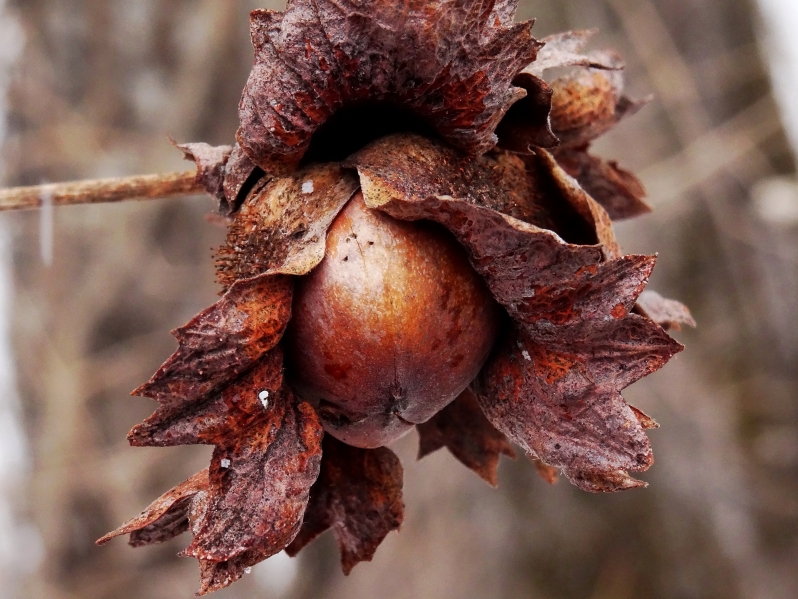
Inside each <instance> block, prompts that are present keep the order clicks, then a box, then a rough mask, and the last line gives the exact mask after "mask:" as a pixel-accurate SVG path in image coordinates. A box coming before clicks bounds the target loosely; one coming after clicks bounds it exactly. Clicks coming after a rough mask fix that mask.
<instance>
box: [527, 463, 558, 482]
mask: <svg viewBox="0 0 798 599" xmlns="http://www.w3.org/2000/svg"><path fill="white" fill-rule="evenodd" d="M531 459H532V465H533V466H535V470H536V471H537V473H538V476H539V477H540V478H542V479H543V480H545V481H546V482H547V483H549V484H550V485H555V484H557V482H559V480H560V470H559V469H558V468H555V467H554V466H549V465H548V464H544V463H543V462H541V461H540V460H539V459H537V458H535V457H533V458H531Z"/></svg>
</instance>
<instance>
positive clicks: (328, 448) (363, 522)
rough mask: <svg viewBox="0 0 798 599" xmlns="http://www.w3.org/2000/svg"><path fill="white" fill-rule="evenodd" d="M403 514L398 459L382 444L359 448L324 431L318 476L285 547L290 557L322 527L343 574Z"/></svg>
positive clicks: (374, 546)
mask: <svg viewBox="0 0 798 599" xmlns="http://www.w3.org/2000/svg"><path fill="white" fill-rule="evenodd" d="M403 518H404V503H403V502H402V464H401V463H400V462H399V458H397V457H396V455H394V453H393V452H392V451H391V450H389V449H388V448H386V447H380V448H379V449H359V448H356V447H351V446H349V445H345V444H344V443H341V442H340V441H337V440H336V439H334V438H333V437H331V436H330V435H326V436H325V437H324V457H323V459H322V464H321V474H320V475H319V480H318V481H317V482H316V484H315V485H314V486H313V488H312V489H311V491H310V503H309V504H308V509H307V512H306V513H305V521H304V523H303V524H302V529H301V531H300V533H299V535H298V536H297V537H296V539H294V541H293V543H291V545H289V546H288V548H287V549H286V552H287V553H288V554H289V555H291V556H295V555H296V554H298V553H299V552H300V550H301V549H302V548H303V547H305V546H306V545H307V544H308V543H310V542H311V541H312V540H313V539H315V538H316V537H317V536H319V535H320V534H321V533H323V532H324V531H325V530H327V529H328V528H332V530H333V533H334V534H335V538H336V539H337V541H338V547H339V548H340V550H341V566H342V568H343V571H344V574H347V575H348V574H349V573H350V572H351V571H352V568H354V567H355V566H356V565H357V564H358V563H360V562H363V561H371V559H372V557H373V556H374V553H375V552H376V550H377V547H378V546H379V545H380V543H382V541H383V539H384V538H385V537H386V535H387V534H388V533H389V532H391V531H393V530H398V529H399V527H400V526H401V524H402V520H403Z"/></svg>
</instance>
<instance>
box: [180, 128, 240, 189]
mask: <svg viewBox="0 0 798 599" xmlns="http://www.w3.org/2000/svg"><path fill="white" fill-rule="evenodd" d="M169 141H170V142H172V145H173V146H174V147H176V148H177V149H178V150H180V151H181V152H183V156H184V157H185V159H186V160H191V161H192V162H194V163H195V164H196V165H197V182H198V183H200V184H202V186H203V187H204V188H205V190H206V191H207V192H208V193H209V194H210V195H212V196H213V197H215V198H216V199H218V200H219V201H220V202H223V201H225V197H224V173H225V165H226V164H227V161H228V160H229V159H230V154H231V153H232V152H233V148H232V147H231V146H211V145H208V144H206V143H189V144H179V143H177V142H176V141H175V140H173V139H172V138H169Z"/></svg>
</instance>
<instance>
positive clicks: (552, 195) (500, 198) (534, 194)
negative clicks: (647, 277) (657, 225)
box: [347, 134, 617, 251]
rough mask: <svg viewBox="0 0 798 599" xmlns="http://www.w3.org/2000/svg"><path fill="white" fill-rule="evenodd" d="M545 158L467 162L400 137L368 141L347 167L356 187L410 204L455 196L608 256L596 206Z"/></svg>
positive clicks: (607, 231)
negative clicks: (375, 188) (371, 187)
mask: <svg viewBox="0 0 798 599" xmlns="http://www.w3.org/2000/svg"><path fill="white" fill-rule="evenodd" d="M541 152H542V151H541ZM546 156H548V157H549V158H548V161H546V160H544V157H543V156H536V157H530V158H526V159H525V161H524V160H521V159H520V158H519V157H518V156H515V155H513V154H510V153H507V152H502V151H497V152H492V153H490V154H488V155H486V156H482V157H479V158H469V157H467V156H464V155H462V154H460V153H459V152H457V151H455V150H453V149H451V148H449V147H447V146H445V145H443V144H441V143H440V142H436V141H433V140H429V139H426V138H424V137H421V136H418V135H412V134H400V135H392V136H389V137H386V138H383V139H381V140H378V141H376V142H374V143H373V144H371V145H369V146H367V147H366V148H364V149H363V150H361V151H360V152H358V153H357V154H355V155H354V156H352V157H350V159H349V160H348V161H347V164H349V165H353V166H355V167H356V168H357V169H358V172H359V173H360V179H361V185H362V186H365V185H366V184H370V183H369V181H371V180H374V181H375V184H376V182H377V181H383V183H381V185H382V184H384V185H387V186H388V187H389V188H390V189H394V190H397V192H398V193H402V194H407V196H408V197H411V198H413V199H414V201H415V200H416V199H426V198H429V197H441V198H457V199H460V200H464V201H467V202H469V203H470V204H474V205H476V206H482V207H486V208H492V209H493V210H495V211H497V212H501V213H502V214H504V215H508V216H512V217H514V218H516V219H519V220H523V221H525V222H527V223H530V224H532V225H535V226H537V227H540V228H542V229H548V230H550V231H555V232H556V233H557V234H559V235H560V236H561V237H562V238H563V239H565V240H566V241H568V242H571V243H575V244H580V245H594V244H597V243H600V242H602V241H603V242H604V243H605V244H606V245H607V246H608V249H610V248H612V250H613V251H614V248H617V245H616V244H615V240H614V237H613V236H612V230H611V227H610V226H609V221H608V219H607V217H606V215H605V214H604V213H603V211H602V209H601V207H600V206H598V205H596V203H595V202H593V201H592V199H590V198H589V196H587V195H586V194H585V193H584V191H582V190H581V189H580V188H579V186H578V184H576V183H574V182H573V181H572V180H571V179H570V178H569V177H568V175H567V174H566V173H565V172H564V171H562V169H560V168H559V167H558V166H557V164H556V163H555V162H554V161H553V160H551V158H550V156H549V155H548V154H546ZM524 163H526V164H527V167H525V166H524ZM525 169H526V170H525ZM598 225H600V226H601V227H599V226H598Z"/></svg>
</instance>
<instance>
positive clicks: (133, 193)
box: [0, 171, 205, 211]
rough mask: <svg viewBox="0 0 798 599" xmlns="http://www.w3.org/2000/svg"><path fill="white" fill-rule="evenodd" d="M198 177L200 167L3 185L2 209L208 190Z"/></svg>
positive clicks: (99, 201)
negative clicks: (81, 179)
mask: <svg viewBox="0 0 798 599" xmlns="http://www.w3.org/2000/svg"><path fill="white" fill-rule="evenodd" d="M196 177H197V173H196V171H186V172H182V173H165V174H160V175H140V176H134V177H121V178H117V179H96V180H87V181H74V182H71V183H51V184H47V185H35V186H32V187H14V188H11V189H0V211H5V210H25V209H29V208H39V207H41V206H42V205H43V204H44V203H45V202H50V203H52V205H53V206H70V205H74V204H103V203H108V202H124V201H127V200H156V199H160V198H174V197H179V196H188V195H194V194H198V193H204V192H205V188H204V187H202V185H200V184H198V183H197V182H196Z"/></svg>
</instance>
